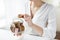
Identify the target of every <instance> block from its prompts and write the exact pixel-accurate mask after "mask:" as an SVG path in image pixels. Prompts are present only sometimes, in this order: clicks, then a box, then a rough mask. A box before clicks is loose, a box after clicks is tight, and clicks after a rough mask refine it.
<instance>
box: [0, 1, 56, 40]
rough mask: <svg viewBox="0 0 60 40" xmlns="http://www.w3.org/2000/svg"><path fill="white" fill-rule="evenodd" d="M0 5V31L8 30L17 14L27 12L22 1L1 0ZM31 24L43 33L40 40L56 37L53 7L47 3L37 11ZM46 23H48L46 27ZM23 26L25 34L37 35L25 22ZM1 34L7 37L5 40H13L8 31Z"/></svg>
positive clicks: (26, 7)
mask: <svg viewBox="0 0 60 40" xmlns="http://www.w3.org/2000/svg"><path fill="white" fill-rule="evenodd" d="M0 4H2V5H1V6H2V7H0V8H1V9H2V10H1V9H0V14H2V15H1V16H0V24H1V25H0V29H1V28H3V29H9V28H10V24H11V23H12V20H13V19H14V18H15V17H17V15H18V14H20V13H25V12H26V10H28V8H29V7H28V6H25V1H23V2H22V0H3V1H0ZM24 6H25V7H24ZM24 9H25V10H24ZM22 10H23V11H22ZM27 13H28V12H27ZM32 22H33V23H34V24H36V25H39V26H40V27H42V28H43V31H44V33H43V36H42V37H40V39H41V40H43V38H46V39H47V40H49V39H53V38H54V37H55V36H56V18H55V11H54V7H53V6H52V5H50V4H47V3H45V4H44V5H42V6H41V8H39V10H38V11H37V12H36V14H35V15H34V18H33V19H32ZM46 22H48V25H47V26H46ZM24 26H25V27H26V30H25V33H26V34H34V35H38V33H36V32H35V31H34V30H33V29H32V28H30V27H29V26H28V25H27V23H26V22H25V23H24ZM2 33H5V34H6V35H7V36H6V40H8V39H9V40H15V39H13V36H12V33H11V32H10V31H9V32H7V33H6V32H2ZM8 33H9V34H8ZM2 35H3V34H2ZM3 38H5V36H4V37H3V36H2V40H3ZM48 38H49V39H48ZM46 39H45V40H46Z"/></svg>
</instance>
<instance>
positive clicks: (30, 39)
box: [0, 29, 48, 40]
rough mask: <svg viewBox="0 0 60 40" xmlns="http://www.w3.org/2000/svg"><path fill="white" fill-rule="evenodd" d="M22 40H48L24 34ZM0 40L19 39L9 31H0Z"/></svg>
mask: <svg viewBox="0 0 60 40" xmlns="http://www.w3.org/2000/svg"><path fill="white" fill-rule="evenodd" d="M22 39H23V40H48V39H46V38H42V37H37V36H32V35H27V34H24V36H23V38H22ZM0 40H20V37H16V36H13V34H12V33H11V31H7V30H2V29H0Z"/></svg>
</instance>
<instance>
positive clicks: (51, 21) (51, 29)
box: [43, 8, 56, 38]
mask: <svg viewBox="0 0 60 40" xmlns="http://www.w3.org/2000/svg"><path fill="white" fill-rule="evenodd" d="M55 36H56V16H55V9H54V8H52V9H51V10H50V13H49V14H48V25H47V27H46V28H43V37H47V38H55Z"/></svg>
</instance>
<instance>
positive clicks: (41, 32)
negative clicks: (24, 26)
mask: <svg viewBox="0 0 60 40" xmlns="http://www.w3.org/2000/svg"><path fill="white" fill-rule="evenodd" d="M30 26H31V27H32V28H33V30H35V31H36V32H37V33H38V35H40V36H42V34H43V29H42V28H41V27H40V26H38V25H36V24H33V23H32V24H31V25H30Z"/></svg>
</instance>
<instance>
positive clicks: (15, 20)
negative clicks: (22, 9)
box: [13, 18, 23, 23]
mask: <svg viewBox="0 0 60 40" xmlns="http://www.w3.org/2000/svg"><path fill="white" fill-rule="evenodd" d="M18 21H19V22H20V23H23V19H22V18H15V19H13V22H18Z"/></svg>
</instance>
